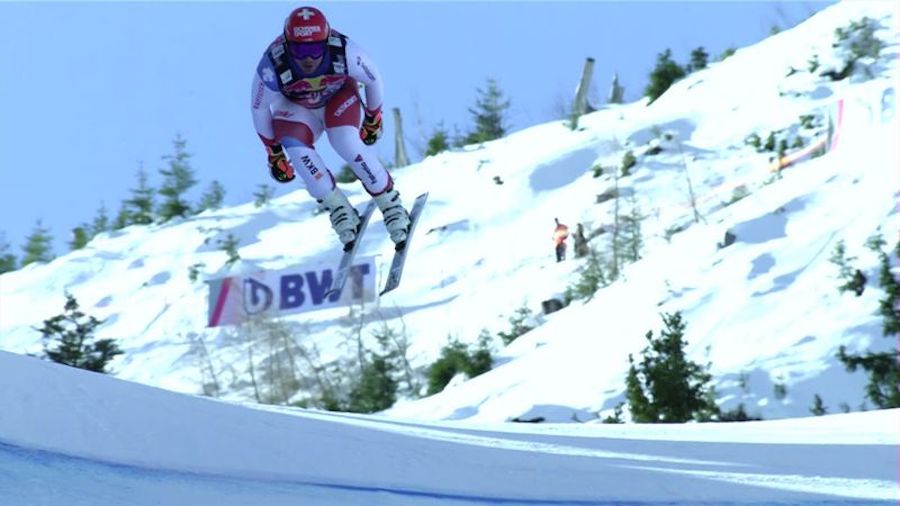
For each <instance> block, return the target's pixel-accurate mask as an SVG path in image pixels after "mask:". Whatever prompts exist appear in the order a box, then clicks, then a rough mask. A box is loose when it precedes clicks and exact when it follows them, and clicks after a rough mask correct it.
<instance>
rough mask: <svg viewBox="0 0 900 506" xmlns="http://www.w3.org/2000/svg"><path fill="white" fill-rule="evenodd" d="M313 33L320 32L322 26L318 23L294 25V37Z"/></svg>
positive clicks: (307, 35)
mask: <svg viewBox="0 0 900 506" xmlns="http://www.w3.org/2000/svg"><path fill="white" fill-rule="evenodd" d="M314 33H322V27H321V26H318V25H313V26H295V27H294V37H309V36H311V35H313V34H314Z"/></svg>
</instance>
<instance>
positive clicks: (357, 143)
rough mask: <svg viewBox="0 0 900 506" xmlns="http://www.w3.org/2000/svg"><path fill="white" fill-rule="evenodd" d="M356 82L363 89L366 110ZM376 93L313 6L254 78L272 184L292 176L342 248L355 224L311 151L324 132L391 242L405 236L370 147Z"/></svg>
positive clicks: (368, 71)
mask: <svg viewBox="0 0 900 506" xmlns="http://www.w3.org/2000/svg"><path fill="white" fill-rule="evenodd" d="M357 83H362V84H363V86H364V87H365V94H366V101H365V104H363V103H362V100H361V97H360V95H359V88H358V86H357ZM382 93H383V89H382V85H381V76H380V75H379V73H378V69H377V68H376V67H375V65H374V63H373V62H372V60H371V59H370V58H369V56H368V55H367V54H366V53H365V52H364V51H363V50H362V48H360V46H359V45H357V44H356V43H355V42H354V41H352V40H351V39H349V38H347V36H345V35H343V34H342V33H340V32H338V31H337V30H334V29H332V28H331V26H330V24H329V23H328V20H327V19H326V18H325V15H324V14H322V12H321V11H320V10H319V9H316V8H315V7H300V8H297V9H294V10H293V11H292V12H291V13H290V15H289V16H288V17H287V19H285V22H284V30H283V32H282V33H281V34H280V35H279V36H278V37H277V38H276V39H275V40H274V41H273V42H272V43H271V44H270V45H269V47H268V48H267V49H266V51H265V53H264V54H263V56H262V59H260V61H259V65H257V68H256V73H255V75H254V77H253V86H252V94H251V107H252V113H253V124H254V126H255V128H256V132H257V134H259V137H260V139H262V142H263V144H265V148H266V154H267V156H268V165H269V171H270V172H271V175H272V177H273V178H274V179H275V180H276V181H278V182H279V183H288V182H290V181H292V180H293V179H294V178H295V177H296V176H295V174H296V172H295V169H296V170H297V171H298V172H299V174H300V178H301V179H302V180H303V182H304V183H305V184H306V189H307V190H308V191H309V194H310V195H311V196H312V197H313V198H315V199H316V200H317V201H318V202H319V203H320V204H321V205H322V206H323V207H324V208H325V209H327V210H328V211H329V215H330V218H331V225H332V227H333V228H334V230H335V232H336V233H337V234H338V237H339V239H340V241H341V242H342V243H343V244H344V245H345V247H347V246H349V245H350V244H352V243H353V241H354V240H355V239H356V236H357V233H358V232H359V225H360V217H359V214H358V213H357V211H356V210H355V209H354V208H353V206H352V205H350V202H349V201H348V200H347V197H346V196H345V195H344V194H343V193H342V192H341V190H340V189H339V188H338V187H337V185H336V184H335V180H334V176H333V174H332V172H331V171H330V170H328V168H327V167H326V166H325V163H324V162H323V161H322V158H321V157H320V156H319V154H318V153H317V152H316V150H315V147H314V144H315V142H316V140H317V139H318V138H319V137H320V136H321V135H322V132H323V131H324V132H325V133H326V134H327V136H328V140H329V142H330V143H331V146H332V147H333V148H334V150H335V151H336V152H337V153H338V154H339V155H340V156H341V158H343V159H344V160H345V161H346V162H347V164H349V166H350V168H351V169H352V170H353V173H354V174H356V176H357V177H358V178H359V180H360V181H361V182H362V184H363V187H365V189H366V191H367V192H368V193H369V194H370V195H371V196H372V198H373V199H374V201H375V203H376V204H377V205H378V208H379V209H380V210H381V213H382V215H383V216H384V223H385V227H386V228H387V231H388V233H389V234H390V236H391V240H392V241H394V243H395V244H398V245H400V244H403V243H404V242H405V241H406V239H407V236H408V234H409V227H410V220H409V213H408V212H407V210H406V209H405V208H404V207H403V204H402V203H401V201H400V194H399V193H398V192H397V190H396V189H395V188H394V181H393V179H392V178H391V176H390V174H389V173H388V172H387V170H386V169H385V168H384V165H382V163H381V161H379V159H378V157H377V156H376V153H375V151H374V149H373V148H372V147H371V145H372V144H374V143H375V141H377V140H378V137H379V136H380V135H381V133H382V119H381V106H382V101H383V95H382ZM398 247H399V246H398Z"/></svg>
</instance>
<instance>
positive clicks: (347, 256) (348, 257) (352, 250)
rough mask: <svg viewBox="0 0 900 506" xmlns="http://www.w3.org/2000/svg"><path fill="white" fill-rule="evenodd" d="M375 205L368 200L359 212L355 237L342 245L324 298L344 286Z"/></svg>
mask: <svg viewBox="0 0 900 506" xmlns="http://www.w3.org/2000/svg"><path fill="white" fill-rule="evenodd" d="M375 207H376V206H375V201H374V200H370V201H369V203H368V204H366V207H365V208H364V209H363V211H362V213H360V215H359V230H358V231H357V232H356V239H354V240H353V242H350V243H347V244H345V245H344V254H343V255H342V256H341V261H340V263H339V264H338V268H337V270H336V271H335V274H334V277H333V278H332V279H331V288H329V289H328V291H327V292H325V298H326V299H327V298H329V297H331V296H332V295H333V294H335V293H340V291H341V290H342V289H343V288H344V283H346V281H347V276H349V275H350V268H351V267H352V266H353V259H355V258H356V252H357V251H358V250H359V243H361V242H362V236H363V233H365V231H366V227H367V226H368V224H369V218H371V217H372V214H373V213H374V212H375Z"/></svg>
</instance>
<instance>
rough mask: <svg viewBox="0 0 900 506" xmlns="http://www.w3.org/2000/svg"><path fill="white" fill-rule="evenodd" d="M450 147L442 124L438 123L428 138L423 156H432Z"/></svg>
mask: <svg viewBox="0 0 900 506" xmlns="http://www.w3.org/2000/svg"><path fill="white" fill-rule="evenodd" d="M448 149H450V140H449V136H448V134H447V130H446V129H445V128H444V125H443V124H441V125H439V126H438V127H437V128H436V129H435V130H434V132H433V133H432V134H431V138H430V139H428V148H427V149H426V150H425V156H426V157H428V156H434V155H436V154H438V153H443V152H444V151H447V150H448Z"/></svg>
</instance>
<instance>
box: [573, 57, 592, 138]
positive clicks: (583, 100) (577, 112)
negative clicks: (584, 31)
mask: <svg viewBox="0 0 900 506" xmlns="http://www.w3.org/2000/svg"><path fill="white" fill-rule="evenodd" d="M593 73H594V59H593V58H588V59H586V60H585V62H584V69H583V70H582V71H581V81H579V84H578V90H577V91H576V92H575V104H574V106H573V108H572V109H573V110H572V123H571V126H572V130H575V129H576V128H578V118H580V117H581V116H582V115H583V114H585V113H586V112H588V109H589V107H588V103H587V95H588V90H589V89H590V86H591V75H592V74H593Z"/></svg>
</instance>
